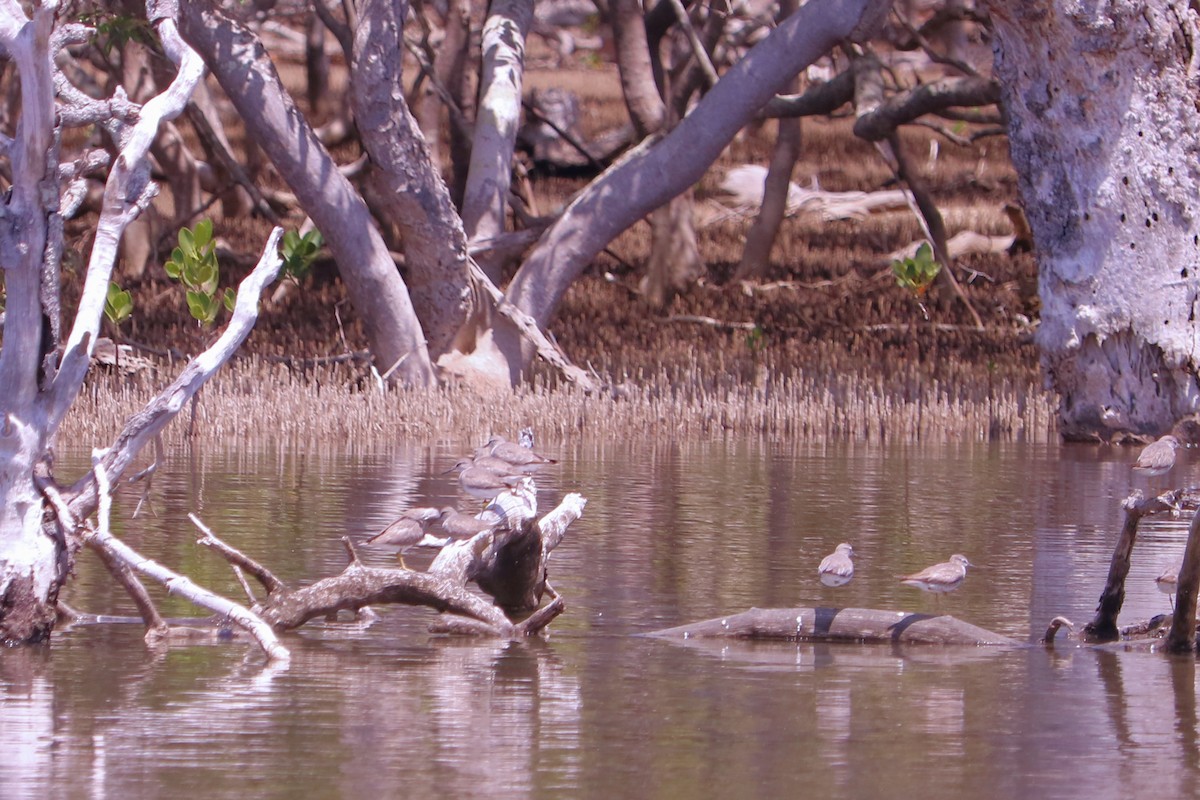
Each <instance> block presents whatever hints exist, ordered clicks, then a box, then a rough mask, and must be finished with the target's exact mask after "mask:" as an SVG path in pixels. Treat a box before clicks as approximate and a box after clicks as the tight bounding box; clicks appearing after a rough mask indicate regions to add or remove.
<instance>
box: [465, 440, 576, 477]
mask: <svg viewBox="0 0 1200 800" xmlns="http://www.w3.org/2000/svg"><path fill="white" fill-rule="evenodd" d="M489 456H490V457H492V458H498V459H500V460H501V461H506V462H508V464H510V465H511V467H512V469H513V471H515V472H519V473H521V474H523V475H531V474H533V473H534V472H536V471H538V470H539V469H541V468H542V467H546V466H549V465H551V464H557V463H558V462H557V461H556V460H555V459H553V458H547V457H546V456H543V455H539V454H538V453H535V452H534V451H533V450H532V449H531V448H528V447H525V446H524V445H519V444H517V443H516V442H510V441H508V440H506V439H504V438H503V437H501V436H493V437H492V438H490V439H488V440H487V444H485V445H484V446H483V447H480V448H479V449H478V450H476V451H475V458H476V459H480V458H486V457H489Z"/></svg>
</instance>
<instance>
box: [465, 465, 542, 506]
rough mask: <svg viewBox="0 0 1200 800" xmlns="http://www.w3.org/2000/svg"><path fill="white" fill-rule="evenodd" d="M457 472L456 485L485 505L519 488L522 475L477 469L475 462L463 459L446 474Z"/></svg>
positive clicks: (483, 468)
mask: <svg viewBox="0 0 1200 800" xmlns="http://www.w3.org/2000/svg"><path fill="white" fill-rule="evenodd" d="M456 470H457V471H458V485H459V486H460V487H462V490H463V491H464V492H466V493H467V494H469V495H471V496H472V497H477V498H479V499H480V500H482V501H484V502H485V503H486V502H487V501H489V500H494V499H495V498H496V495H498V494H500V493H501V492H503V491H506V490H508V489H512V488H515V487H516V486H519V485H520V483H521V481H522V480H523V479H524V476H523V475H517V474H515V473H514V474H507V475H506V474H504V473H503V472H496V471H494V470H490V469H488V468H486V467H477V466H475V462H474V461H472V460H471V459H469V458H464V459H462V460H461V461H459V462H458V463H457V464H455V465H454V466H453V467H451V468H450V469H448V470H446V471H447V472H454V471H456Z"/></svg>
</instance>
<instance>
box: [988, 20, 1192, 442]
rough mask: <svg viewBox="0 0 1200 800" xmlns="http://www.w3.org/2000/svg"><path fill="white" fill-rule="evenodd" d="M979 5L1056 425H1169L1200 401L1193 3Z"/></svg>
mask: <svg viewBox="0 0 1200 800" xmlns="http://www.w3.org/2000/svg"><path fill="white" fill-rule="evenodd" d="M986 5H987V6H988V10H989V12H990V14H991V17H992V20H993V23H994V31H995V43H996V44H995V46H996V60H995V73H996V75H997V76H998V77H999V79H1000V81H1001V83H1002V84H1003V96H1004V105H1005V108H1006V110H1007V113H1008V120H1009V143H1010V148H1011V151H1012V160H1013V164H1014V166H1015V167H1016V170H1017V174H1018V176H1019V186H1020V191H1021V197H1022V200H1023V203H1024V208H1025V212H1026V215H1027V216H1028V218H1029V222H1030V226H1031V227H1032V229H1033V236H1034V241H1035V243H1036V248H1035V249H1036V253H1037V258H1038V266H1039V273H1040V275H1039V294H1040V297H1041V323H1040V326H1039V329H1038V341H1039V344H1040V346H1041V350H1042V363H1043V366H1044V367H1045V369H1046V371H1047V374H1048V375H1049V378H1050V381H1051V383H1052V385H1053V387H1054V389H1055V390H1056V391H1057V392H1058V394H1059V397H1060V398H1061V400H1060V404H1059V428H1060V431H1061V432H1062V433H1063V435H1064V436H1066V437H1068V438H1089V437H1094V436H1096V435H1101V436H1103V435H1105V434H1106V433H1108V432H1111V431H1114V430H1134V431H1140V432H1147V433H1150V432H1153V433H1158V432H1162V431H1165V430H1167V429H1169V428H1170V427H1171V425H1172V424H1173V423H1174V422H1175V421H1176V420H1177V419H1179V418H1180V417H1181V416H1183V415H1184V414H1187V413H1190V412H1194V411H1195V410H1196V407H1197V405H1198V404H1200V387H1198V385H1197V376H1196V372H1197V368H1196V355H1195V354H1196V351H1197V344H1200V330H1198V329H1197V324H1198V323H1197V321H1196V310H1197V302H1198V301H1200V225H1198V224H1197V220H1196V215H1195V210H1194V208H1193V205H1194V198H1195V196H1196V193H1197V186H1198V184H1200V158H1198V156H1200V112H1198V111H1197V107H1196V104H1195V102H1194V98H1195V97H1196V96H1197V92H1198V91H1200V85H1198V83H1197V81H1198V77H1197V73H1196V59H1195V55H1194V52H1193V50H1194V46H1195V45H1194V43H1195V42H1196V41H1197V39H1198V34H1200V30H1198V27H1197V14H1196V11H1195V10H1194V7H1193V6H1192V5H1191V4H1188V3H1182V2H1167V1H1166V0H1153V1H1147V2H1121V3H1107V4H1099V5H1091V4H1084V5H1080V4H1079V3H1074V2H1067V0H1036V2H1027V3H1004V2H998V0H989V2H987V3H986Z"/></svg>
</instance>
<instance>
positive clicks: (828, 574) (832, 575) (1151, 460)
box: [817, 435, 1180, 609]
mask: <svg viewBox="0 0 1200 800" xmlns="http://www.w3.org/2000/svg"><path fill="white" fill-rule="evenodd" d="M1179 447H1180V442H1179V439H1177V438H1176V437H1174V436H1171V435H1167V436H1163V437H1162V438H1160V439H1158V440H1157V441H1155V442H1153V443H1151V444H1149V445H1147V446H1146V447H1145V449H1143V450H1142V452H1141V453H1139V454H1138V458H1137V461H1136V462H1135V463H1134V465H1133V472H1134V474H1135V475H1141V476H1143V477H1146V478H1155V477H1159V476H1162V475H1166V474H1167V473H1168V472H1170V471H1171V469H1172V468H1173V467H1174V466H1175V451H1176V450H1177V449H1178V448H1179ZM853 555H854V548H853V547H851V546H850V545H849V544H847V543H845V542H843V543H841V544H839V545H838V546H837V547H836V548H835V549H834V551H833V552H832V553H830V554H829V555H827V556H825V558H824V559H822V560H821V564H820V566H818V567H817V575H818V576H819V577H820V579H821V583H823V584H824V585H826V586H845V585H846V584H847V583H849V582H850V580H851V579H852V578H853V577H854V561H853V560H852V556H853ZM971 566H975V565H973V564H971V562H970V561H968V560H967V557H966V556H964V555H961V554H959V553H955V554H954V555H952V556H950V560H949V561H943V562H942V563H940V564H934V565H933V566H931V567H926V568H925V569H923V570H921V571H920V572H914V573H913V574H911V575H898V576H897V578H898V579H899V580H900V582H901V583H903V584H905V585H907V586H914V587H916V588H918V589H920V590H922V591H925V592H932V593H934V594H945V593H947V592H953V591H954V590H955V589H957V588H958V587H959V586H961V585H962V582H963V580H965V579H966V577H967V567H971ZM1154 583H1155V584H1156V585H1157V586H1158V589H1159V591H1160V592H1162V593H1163V594H1166V595H1172V596H1173V595H1174V594H1175V590H1176V589H1177V588H1178V585H1179V572H1178V570H1177V569H1176V568H1174V567H1170V566H1168V567H1166V568H1165V569H1164V570H1163V571H1162V573H1161V574H1159V576H1158V577H1157V578H1155V579H1154ZM1174 607H1175V603H1174V600H1173V599H1172V601H1171V608H1172V609H1174Z"/></svg>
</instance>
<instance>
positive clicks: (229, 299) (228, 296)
mask: <svg viewBox="0 0 1200 800" xmlns="http://www.w3.org/2000/svg"><path fill="white" fill-rule="evenodd" d="M224 299H225V308H226V309H228V310H229V313H230V314H232V313H233V307H234V306H235V305H237V291H235V290H234V289H232V288H230V287H228V286H227V287H225V298H224Z"/></svg>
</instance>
